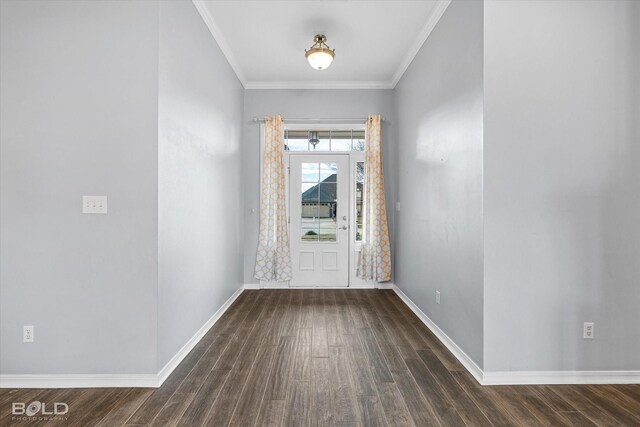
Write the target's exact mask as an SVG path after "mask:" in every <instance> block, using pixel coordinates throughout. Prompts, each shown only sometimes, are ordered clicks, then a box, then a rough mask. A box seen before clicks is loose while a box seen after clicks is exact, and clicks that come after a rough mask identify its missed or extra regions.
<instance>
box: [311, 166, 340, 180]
mask: <svg viewBox="0 0 640 427" xmlns="http://www.w3.org/2000/svg"><path fill="white" fill-rule="evenodd" d="M316 164H317V163H316ZM337 172H338V164H337V163H326V162H323V163H320V181H322V182H337V181H336V176H337V175H336V173H337Z"/></svg>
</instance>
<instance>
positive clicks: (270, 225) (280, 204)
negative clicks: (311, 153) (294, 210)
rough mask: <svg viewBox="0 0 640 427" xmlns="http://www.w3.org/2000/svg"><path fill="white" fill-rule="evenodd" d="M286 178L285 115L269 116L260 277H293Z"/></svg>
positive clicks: (257, 271)
mask: <svg viewBox="0 0 640 427" xmlns="http://www.w3.org/2000/svg"><path fill="white" fill-rule="evenodd" d="M285 179H286V175H285V165H284V125H283V121H282V117H281V116H273V117H266V118H265V120H264V149H263V152H262V182H261V186H260V236H259V238H258V254H257V257H256V268H255V274H254V277H255V278H256V279H260V280H265V281H278V282H280V281H285V280H291V255H290V252H289V234H288V230H287V211H286V208H285V200H286V194H285V188H286V182H285Z"/></svg>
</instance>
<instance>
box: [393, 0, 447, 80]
mask: <svg viewBox="0 0 640 427" xmlns="http://www.w3.org/2000/svg"><path fill="white" fill-rule="evenodd" d="M449 4H451V0H439V1H438V3H437V4H436V6H435V7H434V9H433V11H432V12H431V14H430V15H429V19H427V22H426V23H425V25H424V27H422V30H420V33H419V34H418V37H417V38H416V40H415V41H414V42H413V44H412V45H411V47H410V48H409V50H408V51H407V54H406V55H405V57H404V59H403V60H402V62H401V63H400V66H399V67H398V69H397V70H396V72H395V74H394V75H393V79H392V80H391V84H392V86H393V87H394V88H395V87H396V85H397V84H398V82H399V81H400V79H401V78H402V76H404V73H405V72H406V71H407V69H408V68H409V66H410V65H411V63H412V62H413V60H414V59H415V57H416V55H417V54H418V52H419V51H420V48H421V47H422V45H423V44H424V42H426V41H427V39H428V38H429V36H430V35H431V32H432V31H433V29H434V28H435V27H436V25H437V24H438V22H439V21H440V18H442V15H444V12H445V11H446V10H447V7H449Z"/></svg>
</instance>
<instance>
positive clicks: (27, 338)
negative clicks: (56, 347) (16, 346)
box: [22, 326, 33, 342]
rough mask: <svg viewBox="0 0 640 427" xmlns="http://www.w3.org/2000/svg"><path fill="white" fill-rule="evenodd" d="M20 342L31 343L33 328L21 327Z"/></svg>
mask: <svg viewBox="0 0 640 427" xmlns="http://www.w3.org/2000/svg"><path fill="white" fill-rule="evenodd" d="M22 342H33V326H23V327H22Z"/></svg>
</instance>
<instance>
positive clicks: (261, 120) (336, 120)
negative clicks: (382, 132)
mask: <svg viewBox="0 0 640 427" xmlns="http://www.w3.org/2000/svg"><path fill="white" fill-rule="evenodd" d="M283 120H284V121H285V122H289V123H292V122H314V123H317V122H366V121H367V117H356V118H345V117H340V118H334V119H318V118H306V119H305V118H290V119H283ZM381 120H382V121H383V122H384V121H385V118H384V117H382V119H381ZM253 121H254V122H256V123H264V119H259V118H258V117H254V118H253Z"/></svg>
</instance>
